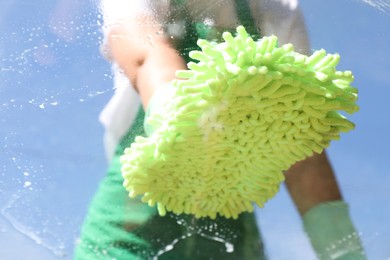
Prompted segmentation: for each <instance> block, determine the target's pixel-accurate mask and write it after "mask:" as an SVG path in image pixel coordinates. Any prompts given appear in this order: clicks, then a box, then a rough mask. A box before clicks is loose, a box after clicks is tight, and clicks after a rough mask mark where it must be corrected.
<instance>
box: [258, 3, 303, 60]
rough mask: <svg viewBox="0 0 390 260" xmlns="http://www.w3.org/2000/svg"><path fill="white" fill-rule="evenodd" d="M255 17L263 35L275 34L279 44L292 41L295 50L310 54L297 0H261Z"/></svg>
mask: <svg viewBox="0 0 390 260" xmlns="http://www.w3.org/2000/svg"><path fill="white" fill-rule="evenodd" d="M259 2H260V4H259V5H258V8H257V9H258V10H257V11H258V13H257V14H256V15H255V19H256V21H257V23H258V24H259V27H260V28H261V32H262V35H263V36H268V35H272V34H274V35H276V36H278V38H279V42H280V44H285V43H292V44H293V45H294V46H295V50H296V51H297V52H300V53H303V54H310V44H309V38H308V35H307V31H306V26H305V22H304V18H303V15H302V12H301V10H300V8H299V4H298V0H261V1H259Z"/></svg>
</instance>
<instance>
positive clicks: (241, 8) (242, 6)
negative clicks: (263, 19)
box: [234, 0, 261, 40]
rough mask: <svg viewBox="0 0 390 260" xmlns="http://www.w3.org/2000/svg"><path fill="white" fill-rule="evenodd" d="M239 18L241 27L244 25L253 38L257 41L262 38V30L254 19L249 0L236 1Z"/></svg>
mask: <svg viewBox="0 0 390 260" xmlns="http://www.w3.org/2000/svg"><path fill="white" fill-rule="evenodd" d="M234 3H235V7H236V13H237V18H238V20H239V22H240V24H241V25H243V26H244V27H245V29H246V31H247V32H248V34H249V35H250V36H252V38H254V40H257V39H259V38H260V37H261V32H260V28H258V27H257V26H256V22H255V20H254V19H253V16H252V12H251V8H250V5H249V2H248V0H234Z"/></svg>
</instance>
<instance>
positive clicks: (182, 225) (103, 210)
mask: <svg viewBox="0 0 390 260" xmlns="http://www.w3.org/2000/svg"><path fill="white" fill-rule="evenodd" d="M180 2H181V3H180ZM236 3H237V4H236V7H237V13H238V17H239V18H240V17H241V18H243V17H245V18H246V19H248V17H251V16H250V15H249V16H248V14H250V10H249V7H248V5H247V2H246V1H245V0H237V1H236ZM239 3H241V4H242V5H241V4H239ZM175 4H176V5H182V4H184V3H183V1H176V2H175ZM238 7H239V8H238ZM185 17H189V16H187V15H185ZM249 20H251V18H249ZM186 23H187V25H186V27H187V34H186V37H185V38H184V39H185V40H184V41H182V42H181V43H179V45H178V46H176V48H177V49H178V50H179V51H180V53H181V55H182V56H183V58H184V59H185V60H186V61H187V62H188V61H189V57H188V53H189V51H190V50H193V49H196V48H197V46H196V45H195V43H196V40H197V39H198V38H210V37H209V36H210V34H211V33H213V34H214V33H215V31H214V29H213V28H210V27H207V26H206V25H202V24H199V23H198V24H194V23H192V22H191V21H189V20H187V21H186ZM250 23H251V24H252V25H251V26H249V25H248V24H247V26H248V28H252V29H254V28H256V27H255V26H253V25H254V23H253V20H252V21H250ZM241 24H245V23H241ZM252 29H251V30H252ZM249 32H250V33H251V34H254V31H250V30H249ZM143 120H144V112H143V110H142V109H140V111H139V113H138V116H137V119H136V120H135V122H134V124H133V126H132V127H131V129H130V130H129V132H128V133H127V134H126V136H125V137H124V138H123V139H122V141H121V142H120V144H119V145H118V147H117V149H116V152H115V156H114V158H113V160H112V162H111V165H110V167H109V169H108V174H107V176H106V177H105V178H104V179H103V181H102V182H101V184H100V187H99V189H98V191H97V193H96V195H95V197H94V199H93V201H92V203H91V205H90V208H89V211H88V215H87V217H86V219H85V221H84V225H83V227H82V231H81V237H80V240H79V243H78V245H77V247H76V250H75V259H77V260H89V259H91V260H99V259H118V260H122V259H123V260H130V259H168V260H174V259H224V260H225V259H259V260H262V259H265V255H264V251H263V244H262V240H261V237H260V234H259V231H258V227H257V225H256V219H255V216H254V214H253V213H243V214H241V215H240V216H239V218H238V219H237V220H232V219H226V218H224V217H217V219H215V220H211V219H209V218H201V219H196V218H195V217H194V216H192V215H179V216H177V215H175V214H172V213H168V214H167V215H166V216H165V217H161V216H159V215H158V214H157V210H156V208H151V207H149V206H148V205H147V204H145V203H142V202H141V201H140V200H139V198H137V199H130V198H129V197H128V193H127V192H126V190H125V188H124V187H123V186H122V183H123V178H122V175H121V171H120V168H121V164H120V160H119V158H120V156H121V155H122V154H123V150H124V149H125V148H126V147H129V146H130V144H131V143H132V142H134V139H135V137H136V136H138V135H145V134H144V129H143Z"/></svg>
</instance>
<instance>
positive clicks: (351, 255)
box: [303, 201, 366, 260]
mask: <svg viewBox="0 0 390 260" xmlns="http://www.w3.org/2000/svg"><path fill="white" fill-rule="evenodd" d="M303 224H304V228H305V231H306V233H307V234H308V236H309V238H310V240H311V244H312V246H313V248H314V250H315V251H316V253H317V255H318V257H319V259H321V260H333V259H335V260H365V259H366V257H365V254H364V250H363V247H362V245H361V241H360V238H359V234H358V233H357V231H356V229H355V227H354V226H353V224H352V221H351V219H350V216H349V208H348V205H347V204H346V203H345V202H344V201H332V202H328V203H322V204H320V205H317V206H315V207H313V208H311V209H310V210H309V211H308V212H306V213H305V215H304V216H303Z"/></svg>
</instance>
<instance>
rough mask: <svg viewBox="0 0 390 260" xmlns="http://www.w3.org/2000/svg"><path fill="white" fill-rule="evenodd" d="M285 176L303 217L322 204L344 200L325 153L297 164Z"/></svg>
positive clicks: (288, 187) (292, 196)
mask: <svg viewBox="0 0 390 260" xmlns="http://www.w3.org/2000/svg"><path fill="white" fill-rule="evenodd" d="M285 176H286V186H287V189H288V191H289V193H290V195H291V198H292V199H293V201H294V203H295V205H296V207H297V209H298V211H299V213H300V214H301V215H304V214H305V213H306V212H307V211H308V210H309V209H310V208H312V207H314V206H316V205H318V204H320V203H324V202H328V201H335V200H341V199H342V196H341V192H340V189H339V187H338V184H337V180H336V177H335V175H334V173H333V170H332V167H331V165H330V163H329V160H328V158H327V156H326V154H325V152H323V153H322V154H314V155H313V156H312V157H309V158H307V159H305V160H303V161H301V162H297V163H296V164H295V165H293V166H292V167H291V168H290V169H289V170H288V171H286V173H285Z"/></svg>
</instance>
